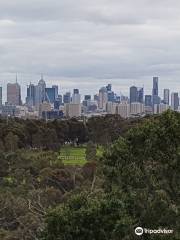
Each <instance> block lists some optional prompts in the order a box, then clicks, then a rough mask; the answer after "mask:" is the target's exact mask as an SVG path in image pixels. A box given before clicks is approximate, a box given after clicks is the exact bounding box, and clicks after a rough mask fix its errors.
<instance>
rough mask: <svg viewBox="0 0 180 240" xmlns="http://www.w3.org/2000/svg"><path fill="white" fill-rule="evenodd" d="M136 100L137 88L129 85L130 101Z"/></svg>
mask: <svg viewBox="0 0 180 240" xmlns="http://www.w3.org/2000/svg"><path fill="white" fill-rule="evenodd" d="M137 101H138V89H137V87H135V86H132V87H130V103H133V102H137Z"/></svg>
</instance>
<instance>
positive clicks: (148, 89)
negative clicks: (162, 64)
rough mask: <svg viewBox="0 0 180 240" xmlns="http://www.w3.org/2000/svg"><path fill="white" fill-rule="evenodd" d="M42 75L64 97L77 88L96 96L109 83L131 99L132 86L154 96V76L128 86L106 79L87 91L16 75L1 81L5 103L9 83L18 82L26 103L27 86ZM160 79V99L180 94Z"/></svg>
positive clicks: (59, 83)
mask: <svg viewBox="0 0 180 240" xmlns="http://www.w3.org/2000/svg"><path fill="white" fill-rule="evenodd" d="M41 75H42V76H43V78H44V80H45V82H46V85H47V87H51V86H52V85H58V87H59V91H60V94H62V95H63V94H65V93H66V92H72V91H73V89H76V88H79V89H80V91H81V94H82V95H87V94H91V95H94V94H96V93H98V91H99V89H100V88H101V87H102V86H106V85H107V84H108V83H110V84H111V85H113V89H114V91H115V92H116V93H117V94H119V95H124V96H128V97H129V88H130V87H131V86H136V87H138V88H144V92H145V94H147V95H149V94H152V88H153V83H152V78H153V76H152V77H151V79H149V81H144V82H140V83H139V84H138V82H139V81H138V80H137V81H132V82H130V84H127V83H126V84H122V85H121V83H119V84H117V81H118V80H117V81H116V82H113V81H110V80H109V79H105V80H103V83H104V84H101V83H97V84H96V85H95V86H97V87H95V86H94V87H93V88H91V89H89V88H88V89H87V86H85V87H83V86H80V87H79V86H78V85H77V84H76V82H73V84H72V85H70V84H68V87H67V85H66V84H65V82H64V81H63V80H60V81H58V80H55V81H53V80H50V79H48V77H47V76H45V75H44V74H39V75H36V77H37V79H34V80H33V79H32V78H31V80H30V81H26V83H24V81H21V80H22V75H21V74H17V73H16V74H13V76H14V78H12V80H11V81H9V82H7V81H4V84H2V83H1V81H0V87H2V88H3V92H2V99H3V102H6V100H7V84H8V83H11V84H14V83H15V82H16V80H17V81H18V83H19V84H20V85H21V97H22V100H23V102H25V99H26V92H27V86H28V85H29V84H30V83H32V84H35V85H36V84H37V82H38V81H39V80H40V79H41ZM158 79H159V96H160V97H163V94H164V92H163V91H164V89H170V91H171V92H178V93H180V85H179V84H177V85H179V86H177V87H176V88H172V87H170V82H169V84H168V83H166V84H164V80H163V79H161V78H160V77H159V76H158ZM63 84H64V85H63ZM145 94H144V95H145Z"/></svg>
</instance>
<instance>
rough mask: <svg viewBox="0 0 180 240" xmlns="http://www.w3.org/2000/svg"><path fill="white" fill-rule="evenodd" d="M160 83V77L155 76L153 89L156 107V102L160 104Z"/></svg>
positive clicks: (153, 100) (153, 102)
mask: <svg viewBox="0 0 180 240" xmlns="http://www.w3.org/2000/svg"><path fill="white" fill-rule="evenodd" d="M158 83H159V78H158V77H153V89H152V105H153V108H154V104H160V98H159V96H158Z"/></svg>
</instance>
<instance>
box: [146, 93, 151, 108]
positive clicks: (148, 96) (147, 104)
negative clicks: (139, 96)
mask: <svg viewBox="0 0 180 240" xmlns="http://www.w3.org/2000/svg"><path fill="white" fill-rule="evenodd" d="M145 106H146V107H152V96H151V95H145Z"/></svg>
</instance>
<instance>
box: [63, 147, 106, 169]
mask: <svg viewBox="0 0 180 240" xmlns="http://www.w3.org/2000/svg"><path fill="white" fill-rule="evenodd" d="M103 151H104V150H103V148H102V147H101V146H100V147H98V148H97V154H96V155H97V157H102V155H103ZM59 159H60V160H61V161H62V163H63V164H64V165H66V166H68V165H69V166H84V164H86V163H87V160H86V147H71V146H65V147H63V148H61V150H60V156H59Z"/></svg>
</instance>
